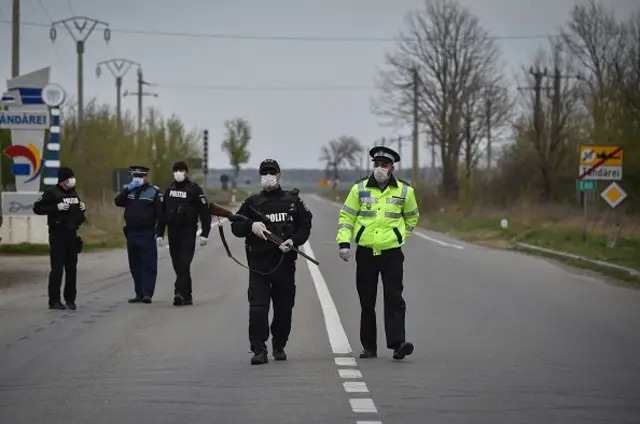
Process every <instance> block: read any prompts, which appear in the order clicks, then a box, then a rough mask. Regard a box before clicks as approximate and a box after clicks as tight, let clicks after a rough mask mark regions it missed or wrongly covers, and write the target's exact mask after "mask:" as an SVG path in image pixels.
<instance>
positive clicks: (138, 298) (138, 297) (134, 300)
mask: <svg viewBox="0 0 640 424" xmlns="http://www.w3.org/2000/svg"><path fill="white" fill-rule="evenodd" d="M127 302H129V303H140V302H142V296H138V295H136V297H134V298H131V299H129V300H128V301H127Z"/></svg>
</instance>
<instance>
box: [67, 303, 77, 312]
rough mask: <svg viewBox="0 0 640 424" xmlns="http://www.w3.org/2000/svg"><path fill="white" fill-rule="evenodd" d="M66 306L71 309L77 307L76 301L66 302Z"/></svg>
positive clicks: (73, 309)
mask: <svg viewBox="0 0 640 424" xmlns="http://www.w3.org/2000/svg"><path fill="white" fill-rule="evenodd" d="M67 308H69V309H71V310H72V311H75V310H76V309H78V307H77V306H76V302H67Z"/></svg>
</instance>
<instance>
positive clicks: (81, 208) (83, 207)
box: [80, 202, 87, 211]
mask: <svg viewBox="0 0 640 424" xmlns="http://www.w3.org/2000/svg"><path fill="white" fill-rule="evenodd" d="M86 209H87V206H86V205H85V204H84V202H80V210H81V211H84V210H86Z"/></svg>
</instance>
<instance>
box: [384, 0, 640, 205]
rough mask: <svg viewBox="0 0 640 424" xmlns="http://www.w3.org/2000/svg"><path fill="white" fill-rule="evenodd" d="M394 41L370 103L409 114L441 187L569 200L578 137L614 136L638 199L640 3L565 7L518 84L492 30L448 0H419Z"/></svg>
mask: <svg viewBox="0 0 640 424" xmlns="http://www.w3.org/2000/svg"><path fill="white" fill-rule="evenodd" d="M399 40H400V41H398V42H397V45H396V46H395V47H394V48H393V50H392V51H390V52H389V53H388V54H386V56H385V60H384V65H385V66H384V67H383V68H382V69H381V70H380V71H379V74H378V77H377V78H376V86H377V93H376V96H375V98H374V99H373V101H372V111H373V113H375V114H376V115H377V116H378V117H379V118H380V119H381V121H382V122H383V123H384V124H388V125H394V126H407V125H413V121H414V115H415V117H417V121H418V124H419V127H420V131H419V134H420V137H421V138H423V136H424V135H426V143H427V146H428V147H430V148H431V151H432V153H433V154H434V155H437V157H438V159H439V162H441V178H440V182H439V188H440V196H441V197H443V198H445V199H447V200H450V201H466V202H477V203H492V204H494V205H500V206H506V205H509V204H510V203H513V202H515V201H518V200H522V199H527V200H536V201H543V202H549V201H554V202H567V201H575V199H576V196H575V192H576V179H577V177H578V159H579V158H578V146H579V145H580V144H597V145H620V146H623V148H624V181H623V183H622V185H623V187H624V188H625V190H626V191H627V192H628V194H629V199H628V201H627V202H626V203H627V204H628V205H629V206H631V207H632V208H635V209H636V210H637V209H640V142H639V141H638V140H639V139H640V11H639V12H637V13H636V14H634V15H633V16H627V17H625V19H623V20H619V19H616V18H615V16H614V13H613V10H612V8H610V7H607V6H605V5H604V4H602V3H598V2H596V1H595V0H591V1H590V3H588V4H586V5H576V6H574V7H573V9H572V11H571V13H570V15H569V16H568V17H567V21H566V23H565V24H564V25H563V27H562V28H560V29H559V30H558V32H557V34H554V35H552V36H550V37H549V39H548V42H547V46H546V47H544V48H541V49H540V50H539V51H538V53H537V55H536V56H535V57H533V58H532V60H531V63H528V64H523V66H522V71H521V75H520V77H519V78H518V81H516V84H515V85H517V89H516V87H514V84H513V81H510V80H509V78H507V74H506V71H505V68H504V66H502V65H501V63H502V61H503V53H502V51H501V49H500V47H499V45H498V44H497V42H496V40H495V39H494V38H493V37H492V34H491V33H490V31H489V30H488V29H486V28H485V27H484V26H483V24H482V22H481V21H480V19H479V18H478V17H477V16H475V15H474V14H473V13H472V12H471V11H470V9H469V8H467V7H463V6H462V5H461V4H460V3H459V2H458V1H457V0H425V2H424V4H423V6H422V7H421V8H420V9H417V10H414V11H411V12H410V13H408V14H407V15H406V18H405V23H404V28H403V29H402V31H401V32H400V37H399ZM423 140H424V138H423ZM499 140H507V142H500V141H499ZM600 187H601V188H604V186H603V185H602V183H601V184H600Z"/></svg>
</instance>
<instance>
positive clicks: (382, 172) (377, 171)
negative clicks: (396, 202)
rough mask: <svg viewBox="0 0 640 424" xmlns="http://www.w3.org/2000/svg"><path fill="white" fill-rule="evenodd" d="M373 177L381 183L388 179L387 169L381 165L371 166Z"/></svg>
mask: <svg viewBox="0 0 640 424" xmlns="http://www.w3.org/2000/svg"><path fill="white" fill-rule="evenodd" d="M373 178H375V179H376V181H377V182H379V183H383V182H385V181H387V180H388V179H389V170H388V169H384V168H381V167H377V168H373Z"/></svg>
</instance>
